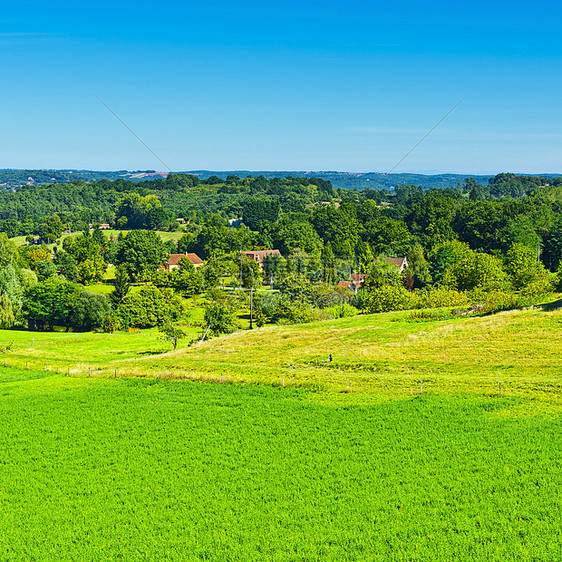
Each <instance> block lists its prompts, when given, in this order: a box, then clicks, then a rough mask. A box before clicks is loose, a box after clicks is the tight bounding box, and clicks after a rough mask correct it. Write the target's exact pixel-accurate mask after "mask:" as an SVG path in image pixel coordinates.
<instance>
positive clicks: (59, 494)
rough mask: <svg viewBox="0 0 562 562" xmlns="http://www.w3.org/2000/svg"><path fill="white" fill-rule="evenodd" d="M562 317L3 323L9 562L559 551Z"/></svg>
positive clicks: (3, 500)
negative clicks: (15, 326)
mask: <svg viewBox="0 0 562 562" xmlns="http://www.w3.org/2000/svg"><path fill="white" fill-rule="evenodd" d="M561 324H562V311H560V310H556V309H554V310H545V309H540V308H536V309H530V310H523V311H513V312H507V313H501V314H497V315H492V316H486V317H479V318H460V319H454V320H443V321H431V322H416V321H413V319H412V318H411V317H410V315H409V313H404V312H402V313H389V314H380V315H373V316H361V317H355V318H349V319H342V320H338V321H331V322H318V323H312V324H306V325H300V326H283V327H266V328H261V329H256V330H253V331H251V332H249V331H245V332H238V333H234V334H231V335H229V336H224V337H221V338H217V339H213V340H210V341H207V342H203V343H195V344H193V345H191V346H188V345H187V342H186V341H185V340H182V341H181V342H180V345H183V347H181V348H178V350H177V351H176V352H170V349H171V344H170V343H169V342H167V341H165V340H162V339H161V338H160V336H159V334H158V332H157V331H156V330H152V331H151V330H144V331H141V332H137V333H115V334H113V335H110V334H92V333H85V334H80V333H79V334H73V333H58V332H56V333H46V332H44V333H33V332H17V331H3V332H0V348H4V349H5V351H4V353H3V354H2V356H1V359H0V393H1V399H0V424H1V427H2V431H1V432H0V451H1V453H0V467H1V468H0V513H1V514H2V515H1V517H0V559H2V560H53V559H56V560H61V561H64V560H77V559H79V560H101V559H104V560H182V561H184V560H217V561H218V560H221V561H222V560H232V561H234V560H244V561H246V560H274V561H285V560H294V561H297V560H299V561H300V560H323V561H324V560H328V561H329V560H334V561H336V560H337V561H340V560H343V561H345V560H350V561H351V560H373V561H375V560H381V561H386V560H420V561H422V560H423V561H441V560H442V561H450V560H461V561H464V560H466V561H469V560H470V561H473V560H498V561H499V560H522V561H523V560H541V561H542V560H558V559H559V553H560V552H561V551H562V524H561V523H560V521H562V494H561V493H560V489H561V484H562V482H561V480H562V477H561V476H560V474H561V468H562V466H561V465H562V453H561V452H560V451H561V450H562V431H561V430H562V425H561V424H562V418H561V413H562V400H561V396H560V385H561V384H562V380H561V373H562V369H561V362H560V354H559V349H560V343H561V342H560V339H561V338H560V328H561ZM196 333H197V330H195V328H194V329H193V334H192V335H193V336H195V335H196ZM10 344H11V345H10ZM6 348H9V349H6ZM330 354H331V355H332V361H329V355H330ZM116 373H117V377H116V378H115V374H116ZM88 374H89V375H90V376H88ZM421 381H423V387H422V386H421V385H420V382H421ZM500 382H501V383H502V386H501V389H500V386H499V383H500ZM422 388H423V393H421V390H422Z"/></svg>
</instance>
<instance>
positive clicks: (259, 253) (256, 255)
mask: <svg viewBox="0 0 562 562" xmlns="http://www.w3.org/2000/svg"><path fill="white" fill-rule="evenodd" d="M240 253H241V254H244V255H246V256H248V257H249V258H250V259H251V260H254V261H257V262H258V263H259V264H260V265H262V264H263V258H265V256H279V257H281V252H280V251H279V250H250V251H247V252H240Z"/></svg>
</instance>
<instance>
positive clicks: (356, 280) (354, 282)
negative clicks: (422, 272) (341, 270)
mask: <svg viewBox="0 0 562 562" xmlns="http://www.w3.org/2000/svg"><path fill="white" fill-rule="evenodd" d="M383 259H384V260H385V261H387V262H388V263H390V264H392V265H395V266H396V267H397V268H398V270H399V271H400V273H402V272H403V271H404V270H405V269H406V268H407V267H408V260H407V259H406V258H405V257H404V258H387V257H385V258H383ZM367 276H368V274H367V273H354V274H353V275H352V276H351V281H340V282H339V283H338V287H342V288H344V289H349V290H350V291H351V292H352V293H355V294H357V291H358V290H359V289H362V288H363V285H364V284H365V279H366V278H367Z"/></svg>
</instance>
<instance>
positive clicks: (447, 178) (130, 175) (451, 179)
mask: <svg viewBox="0 0 562 562" xmlns="http://www.w3.org/2000/svg"><path fill="white" fill-rule="evenodd" d="M177 173H184V174H193V175H195V176H197V177H199V178H201V179H207V178H209V177H211V176H217V177H219V178H221V179H226V177H227V176H229V175H235V176H238V177H241V178H244V177H246V176H249V175H251V176H254V177H258V176H264V177H266V178H273V177H278V178H286V177H289V176H292V177H316V178H322V179H324V180H329V181H331V182H332V185H333V186H334V187H335V188H342V189H391V188H393V187H394V186H396V185H404V184H407V185H418V186H421V187H422V188H423V189H430V188H446V187H454V186H456V185H457V184H459V183H461V184H462V183H464V180H465V179H466V178H473V179H474V180H475V181H476V182H478V183H479V184H482V185H488V180H489V179H490V177H492V176H487V175H473V174H435V175H425V174H406V173H404V174H382V173H379V172H367V173H353V172H336V171H315V172H313V171H303V170H293V171H271V170H268V171H255V170H253V171H252V170H230V171H222V172H217V171H212V170H189V171H185V172H177ZM167 175H168V173H167V172H157V171H155V170H136V171H129V170H118V171H97V170H13V169H5V170H0V189H1V188H4V189H16V188H18V187H21V186H23V185H40V184H46V183H69V182H71V181H76V180H78V181H87V182H91V181H97V180H102V179H107V180H117V179H127V180H129V181H143V180H147V179H154V178H157V177H164V178H165V177H166V176H167ZM560 175H561V174H541V176H542V177H549V178H550V177H557V176H560Z"/></svg>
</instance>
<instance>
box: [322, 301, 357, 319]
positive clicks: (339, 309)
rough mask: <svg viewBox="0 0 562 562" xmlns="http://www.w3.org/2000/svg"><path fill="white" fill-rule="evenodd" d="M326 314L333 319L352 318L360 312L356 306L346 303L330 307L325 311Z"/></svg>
mask: <svg viewBox="0 0 562 562" xmlns="http://www.w3.org/2000/svg"><path fill="white" fill-rule="evenodd" d="M324 312H326V313H327V314H329V315H330V316H331V317H332V318H350V317H352V316H357V314H359V311H358V310H357V309H356V308H355V307H354V306H351V305H350V304H348V303H346V302H344V303H342V304H338V305H335V306H329V307H327V308H325V309H324Z"/></svg>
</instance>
